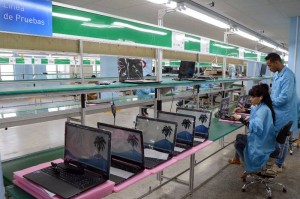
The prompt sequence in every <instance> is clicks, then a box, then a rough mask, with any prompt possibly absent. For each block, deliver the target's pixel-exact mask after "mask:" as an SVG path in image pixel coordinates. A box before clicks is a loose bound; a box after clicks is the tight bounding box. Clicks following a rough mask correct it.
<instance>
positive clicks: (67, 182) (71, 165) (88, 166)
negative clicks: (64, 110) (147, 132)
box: [23, 122, 111, 198]
mask: <svg viewBox="0 0 300 199" xmlns="http://www.w3.org/2000/svg"><path fill="white" fill-rule="evenodd" d="M110 149H111V133H110V132H109V131H105V130H101V129H97V128H92V127H87V126H83V125H80V124H73V123H69V122H66V124H65V151H64V162H63V163H59V164H56V163H51V166H49V167H46V168H44V169H41V170H37V171H34V172H32V173H29V174H26V175H24V176H23V177H24V178H26V179H27V180H29V181H31V182H33V183H35V184H37V185H40V186H41V187H43V188H45V189H47V190H48V191H50V192H52V193H55V194H57V195H59V196H61V197H62V198H71V197H73V196H76V195H78V194H80V193H82V192H84V191H86V190H88V189H90V188H92V187H95V186H97V185H100V184H102V183H104V182H106V181H107V180H108V178H109V168H110V155H111V151H110Z"/></svg>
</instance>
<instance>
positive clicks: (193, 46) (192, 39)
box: [184, 34, 201, 52]
mask: <svg viewBox="0 0 300 199" xmlns="http://www.w3.org/2000/svg"><path fill="white" fill-rule="evenodd" d="M184 50H191V51H196V52H200V51H201V38H200V37H196V36H192V35H187V34H186V35H185V39H184Z"/></svg>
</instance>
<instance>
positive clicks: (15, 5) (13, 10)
mask: <svg viewBox="0 0 300 199" xmlns="http://www.w3.org/2000/svg"><path fill="white" fill-rule="evenodd" d="M0 31H7V32H16V33H24V34H31V35H42V36H52V1H51V0H38V1H37V0H13V1H12V0H0Z"/></svg>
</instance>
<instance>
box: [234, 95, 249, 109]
mask: <svg viewBox="0 0 300 199" xmlns="http://www.w3.org/2000/svg"><path fill="white" fill-rule="evenodd" d="M246 98H247V95H241V96H240V97H239V99H238V101H237V104H236V107H238V108H244V106H245V100H246Z"/></svg>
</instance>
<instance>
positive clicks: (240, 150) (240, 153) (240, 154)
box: [234, 134, 247, 161]
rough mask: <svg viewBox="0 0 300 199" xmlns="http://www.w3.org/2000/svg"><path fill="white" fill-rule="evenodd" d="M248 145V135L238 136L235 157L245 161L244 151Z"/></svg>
mask: <svg viewBox="0 0 300 199" xmlns="http://www.w3.org/2000/svg"><path fill="white" fill-rule="evenodd" d="M246 145H247V135H244V134H237V135H236V139H235V144H234V147H235V149H236V152H235V157H236V158H240V159H241V160H242V161H244V149H245V147H246Z"/></svg>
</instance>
